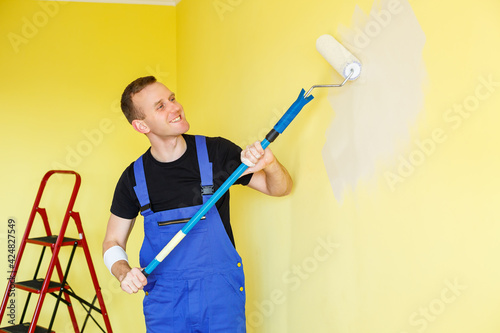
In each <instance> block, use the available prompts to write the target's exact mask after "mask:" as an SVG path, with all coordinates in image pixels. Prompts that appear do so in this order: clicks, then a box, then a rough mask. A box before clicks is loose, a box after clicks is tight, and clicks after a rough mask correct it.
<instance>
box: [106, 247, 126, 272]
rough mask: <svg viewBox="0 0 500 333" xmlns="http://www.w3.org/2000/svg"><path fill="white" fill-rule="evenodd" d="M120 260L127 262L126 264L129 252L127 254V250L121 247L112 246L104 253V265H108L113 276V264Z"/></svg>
mask: <svg viewBox="0 0 500 333" xmlns="http://www.w3.org/2000/svg"><path fill="white" fill-rule="evenodd" d="M120 260H125V261H126V262H128V256H127V252H125V250H124V249H123V248H122V247H121V246H119V245H115V246H112V247H110V248H109V249H107V250H106V252H104V265H106V267H107V268H108V269H109V272H110V273H111V274H113V273H112V272H111V267H113V264H114V263H115V262H117V261H120Z"/></svg>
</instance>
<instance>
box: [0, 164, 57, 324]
mask: <svg viewBox="0 0 500 333" xmlns="http://www.w3.org/2000/svg"><path fill="white" fill-rule="evenodd" d="M51 175H52V174H50V171H49V172H47V173H46V174H45V176H44V177H43V178H42V181H41V182H40V186H39V187H38V192H37V194H36V197H35V202H34V203H33V208H32V209H31V213H30V216H29V218H28V223H27V225H26V230H25V231H24V235H23V238H22V240H21V245H20V246H19V249H18V251H17V256H16V261H15V263H14V269H13V270H12V271H11V273H10V278H9V282H8V283H7V289H6V290H5V295H4V297H3V300H2V305H1V307H0V323H1V322H2V319H3V315H4V313H5V309H6V308H7V303H8V301H9V295H10V290H11V288H12V285H13V284H14V281H15V279H16V275H17V270H18V268H19V264H20V263H21V258H22V256H23V253H24V249H25V247H26V241H27V240H28V237H29V234H30V232H31V227H32V226H33V221H34V220H35V216H36V213H37V212H38V206H39V205H40V200H41V198H42V194H43V191H44V190H45V186H46V185H47V180H48V179H49V177H50V176H51Z"/></svg>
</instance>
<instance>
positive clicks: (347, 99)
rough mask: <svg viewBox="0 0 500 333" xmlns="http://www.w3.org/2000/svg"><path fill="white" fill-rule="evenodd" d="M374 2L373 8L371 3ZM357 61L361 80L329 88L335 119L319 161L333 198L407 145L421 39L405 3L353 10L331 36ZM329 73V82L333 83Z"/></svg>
mask: <svg viewBox="0 0 500 333" xmlns="http://www.w3.org/2000/svg"><path fill="white" fill-rule="evenodd" d="M377 3H378V4H377ZM336 38H337V39H338V40H339V41H340V42H341V43H342V44H343V45H344V46H345V47H346V48H347V49H349V50H350V51H351V52H352V53H353V54H354V55H355V56H356V57H357V58H358V59H360V60H361V63H362V65H363V69H362V72H361V76H360V77H359V78H358V79H357V80H356V81H353V82H351V83H348V84H347V85H346V86H344V87H343V88H339V89H331V90H330V92H329V94H330V95H329V97H328V99H329V101H330V104H331V105H332V107H333V109H334V111H335V116H334V118H333V121H332V123H331V125H330V127H329V129H328V130H327V139H326V143H325V146H324V147H323V160H324V163H325V167H326V170H327V173H328V177H329V179H330V183H331V186H332V188H333V192H334V195H335V197H336V198H337V200H338V201H339V202H342V201H343V199H344V195H345V193H346V191H349V190H352V191H354V190H355V189H356V186H357V184H358V182H359V181H360V180H369V179H370V178H371V177H373V175H374V173H375V169H376V166H377V165H379V164H380V163H383V162H385V161H390V160H391V159H394V158H395V156H396V151H397V150H398V148H402V147H404V146H405V145H407V144H409V142H410V130H411V128H412V126H413V125H414V124H415V123H416V120H417V116H418V114H419V112H420V111H421V110H422V107H423V101H424V98H423V86H424V82H425V79H426V76H427V75H426V70H425V66H424V63H423V59H422V50H423V47H424V44H425V35H424V33H423V31H422V29H421V27H420V25H419V23H418V21H417V18H416V16H415V14H414V12H413V10H412V8H411V6H410V4H409V3H408V1H407V0H382V1H377V0H376V2H375V3H374V5H373V7H372V10H371V12H370V14H369V15H367V14H365V13H364V12H363V11H362V10H361V9H360V8H359V7H356V9H355V12H354V14H353V27H352V28H347V27H344V26H341V27H339V36H338V37H336ZM339 77H340V76H338V74H336V73H335V78H334V79H333V80H334V81H335V82H336V81H339Z"/></svg>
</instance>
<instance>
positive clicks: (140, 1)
mask: <svg viewBox="0 0 500 333" xmlns="http://www.w3.org/2000/svg"><path fill="white" fill-rule="evenodd" d="M48 1H54V0H48ZM65 1H71V2H100V3H127V4H135V5H158V6H175V5H177V4H178V3H179V2H181V0H65Z"/></svg>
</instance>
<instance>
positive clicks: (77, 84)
mask: <svg viewBox="0 0 500 333" xmlns="http://www.w3.org/2000/svg"><path fill="white" fill-rule="evenodd" d="M0 36H1V38H0V73H1V74H0V77H1V79H0V112H1V115H2V119H3V120H4V121H5V124H6V126H4V129H3V130H2V131H1V134H0V136H1V138H0V142H1V143H0V145H1V152H2V154H1V155H2V157H1V161H2V163H1V172H0V184H1V189H2V190H1V191H0V202H1V204H0V206H1V207H2V209H1V211H2V212H1V216H2V217H1V219H2V224H1V225H2V230H1V231H0V233H1V234H2V240H1V242H2V243H1V244H2V245H1V246H2V250H1V252H2V253H5V252H4V249H5V248H6V246H7V245H6V242H5V241H4V239H5V237H3V236H5V233H6V232H7V220H8V218H11V217H12V218H14V219H15V221H16V225H17V231H18V244H19V242H20V240H21V237H22V233H23V232H24V229H25V225H26V221H27V219H28V216H29V213H30V210H31V206H32V205H33V202H34V199H35V195H36V191H37V189H38V186H39V184H40V181H41V179H42V177H43V175H44V174H45V172H47V171H48V170H50V169H52V168H70V169H74V170H76V171H77V172H79V173H80V174H81V176H82V187H81V190H80V193H79V196H78V199H77V202H76V206H75V210H77V211H79V212H80V213H81V218H82V221H83V224H84V230H85V232H86V235H87V238H88V242H89V245H90V249H91V253H92V256H93V259H94V265H95V267H96V270H97V274H98V276H99V280H100V284H101V286H102V288H103V293H104V294H105V299H106V304H107V306H108V310H109V313H110V314H109V315H110V318H111V321H112V325H113V328H114V330H115V331H116V332H131V330H129V328H130V327H136V329H134V330H133V331H142V330H143V327H144V324H143V316H142V304H141V299H142V297H141V296H139V295H138V296H137V297H128V296H126V295H124V294H123V293H121V292H120V291H119V286H118V283H117V282H116V279H114V278H113V277H111V276H110V274H109V272H108V271H107V269H106V267H105V266H104V264H103V263H102V259H101V244H102V238H103V236H104V231H105V225H106V222H107V219H108V217H109V206H110V203H111V198H112V194H113V190H114V186H115V184H116V181H117V180H118V177H119V176H120V174H121V172H122V171H123V169H124V168H125V167H126V166H127V165H128V164H130V163H131V162H132V160H133V159H135V158H136V156H138V155H139V154H141V153H142V152H144V151H145V150H146V149H147V147H148V143H147V140H145V138H143V137H142V136H140V135H139V134H137V135H135V134H134V132H133V130H132V129H131V127H130V125H129V124H128V122H127V121H126V120H125V119H124V117H123V115H122V114H121V111H120V108H119V99H120V95H121V92H122V91H123V89H124V88H125V85H126V84H128V83H129V82H130V81H132V80H133V79H135V78H136V77H138V76H140V75H148V74H154V75H156V76H157V77H158V78H159V79H161V80H162V81H164V82H166V83H167V84H169V85H170V86H173V87H174V88H175V85H176V76H177V74H176V15H175V8H174V7H168V6H139V5H116V4H92V3H66V4H62V3H59V2H38V1H30V0H22V1H18V0H6V1H1V4H0ZM11 41H15V42H12V43H11ZM7 124H8V125H7ZM51 181H52V183H49V185H50V184H53V185H54V186H51V187H49V188H48V189H47V191H48V193H46V195H47V198H50V199H51V200H47V201H48V202H47V205H48V206H49V207H51V206H56V205H55V204H52V203H53V202H54V201H56V202H58V203H60V205H59V206H61V205H62V204H63V201H62V198H60V197H56V196H55V194H54V192H51V191H50V189H52V188H54V191H55V188H61V187H62V186H66V185H68V184H69V183H68V184H66V183H61V182H62V180H60V179H58V178H55V179H51ZM59 185H61V186H59ZM64 188H66V187H64ZM62 197H64V195H63V196H62ZM51 212H52V213H51ZM52 215H55V218H54V219H52V220H51V222H52V223H53V224H54V225H56V224H57V223H60V219H57V218H58V216H57V214H56V211H54V210H49V218H50V216H52ZM38 222H41V221H40V220H38ZM35 231H38V232H39V233H40V232H41V231H42V230H41V229H40V228H37V230H35ZM35 231H34V232H33V235H37V234H36V232H35ZM71 231H73V229H71ZM38 235H39V234H38ZM133 237H136V238H138V240H137V241H136V242H135V243H134V242H131V244H130V247H129V249H128V250H129V252H130V253H131V257H132V260H133V261H136V262H137V258H138V255H137V252H138V249H139V245H140V238H141V227H139V228H137V230H136V232H135V233H134V236H133ZM4 244H5V245H4ZM28 250H29V251H28ZM25 253H26V254H25V257H23V262H22V266H21V270H20V275H21V276H24V277H25V278H28V277H29V276H31V275H32V274H33V264H34V262H35V260H34V259H31V258H32V257H33V256H35V257H38V255H39V249H38V248H36V247H33V246H31V247H30V248H28V249H27V250H26V252H25ZM4 257H5V258H4ZM6 260H7V258H6V256H4V255H3V256H2V258H1V262H2V266H1V267H2V271H1V273H0V274H1V276H5V277H7V272H6V271H7V270H6V269H5V268H4V267H5V266H4V262H6ZM84 263H85V262H84V261H83V257H77V261H76V262H75V265H74V270H72V271H71V274H70V282H71V281H75V277H76V276H78V275H79V273H80V272H85V270H84V269H83V264H84ZM78 266H81V267H78ZM72 277H73V280H71V278H72ZM4 281H5V280H4ZM76 281H78V282H73V283H72V285H73V287H74V288H75V291H76V292H78V291H81V292H82V293H83V295H84V296H87V297H90V295H91V289H90V288H89V287H90V285H89V281H90V280H88V279H87V276H86V275H82V278H81V279H76ZM80 281H81V282H80ZM75 284H76V286H75ZM2 290H3V289H2ZM2 292H3V291H2ZM18 295H19V299H18V302H19V306H21V304H22V303H23V302H24V299H25V297H26V294H25V293H19V294H18ZM46 303H47V304H53V300H52V297H49V298H48V299H47V300H46ZM33 304H34V303H33ZM47 306H48V305H47ZM76 308H78V309H80V306H79V305H78V306H76ZM21 310H22V308H19V315H20V311H21ZM58 313H59V315H58V319H59V320H58V321H57V325H56V326H55V330H56V331H57V332H65V331H66V329H67V328H70V327H71V326H69V327H66V323H64V319H65V318H67V311H66V310H65V309H64V308H63V307H61V308H60V310H59V312H58ZM44 314H45V317H48V316H49V314H50V311H47V312H45V310H44ZM80 317H82V316H80ZM42 319H43V320H45V321H42V323H45V326H47V323H48V319H45V318H42ZM70 331H71V329H68V330H67V332H70ZM93 332H96V331H95V330H94V331H93Z"/></svg>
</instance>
